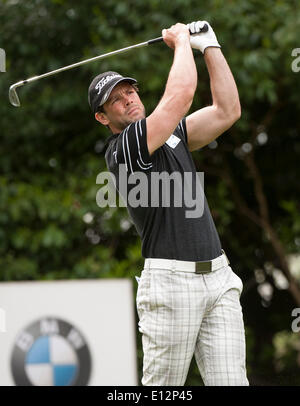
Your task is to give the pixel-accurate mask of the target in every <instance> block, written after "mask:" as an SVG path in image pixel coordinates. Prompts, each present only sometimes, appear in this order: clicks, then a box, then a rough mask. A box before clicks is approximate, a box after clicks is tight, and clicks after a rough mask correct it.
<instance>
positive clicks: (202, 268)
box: [195, 261, 212, 274]
mask: <svg viewBox="0 0 300 406" xmlns="http://www.w3.org/2000/svg"><path fill="white" fill-rule="evenodd" d="M211 268H212V263H211V261H201V262H196V269H195V273H197V274H199V273H209V272H211V270H212V269H211Z"/></svg>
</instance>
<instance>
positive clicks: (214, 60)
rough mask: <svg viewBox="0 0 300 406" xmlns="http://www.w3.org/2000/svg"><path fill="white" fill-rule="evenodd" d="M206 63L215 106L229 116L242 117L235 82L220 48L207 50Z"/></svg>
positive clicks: (205, 54)
mask: <svg viewBox="0 0 300 406" xmlns="http://www.w3.org/2000/svg"><path fill="white" fill-rule="evenodd" d="M204 59H205V63H206V66H207V69H208V73H209V77H210V88H211V93H212V98H213V105H214V106H216V107H217V108H218V109H219V110H220V111H221V112H223V113H224V114H226V115H227V116H229V117H230V116H234V117H235V116H238V117H239V116H240V114H241V113H240V112H241V106H240V101H239V94H238V90H237V87H236V83H235V80H234V78H233V75H232V73H231V70H230V68H229V66H228V63H227V61H226V59H225V57H224V55H223V54H222V51H221V50H220V49H219V48H212V47H211V48H207V49H206V50H205V53H204Z"/></svg>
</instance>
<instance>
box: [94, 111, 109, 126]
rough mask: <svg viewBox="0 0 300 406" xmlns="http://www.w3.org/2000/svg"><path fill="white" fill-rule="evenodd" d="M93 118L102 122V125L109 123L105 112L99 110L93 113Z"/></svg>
mask: <svg viewBox="0 0 300 406" xmlns="http://www.w3.org/2000/svg"><path fill="white" fill-rule="evenodd" d="M95 119H96V120H97V121H99V122H100V123H101V124H103V125H108V124H109V120H108V118H107V117H106V114H105V113H102V112H101V113H100V112H99V111H98V112H97V113H95Z"/></svg>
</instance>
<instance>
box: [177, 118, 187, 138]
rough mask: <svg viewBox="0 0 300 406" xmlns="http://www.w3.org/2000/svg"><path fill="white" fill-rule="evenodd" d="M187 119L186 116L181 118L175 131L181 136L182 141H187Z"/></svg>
mask: <svg viewBox="0 0 300 406" xmlns="http://www.w3.org/2000/svg"><path fill="white" fill-rule="evenodd" d="M185 121H186V118H185V117H184V118H183V119H182V120H180V122H179V124H178V126H177V127H176V130H175V133H176V135H177V136H179V137H180V138H181V140H182V141H185V142H186V143H187V132H186V123H185Z"/></svg>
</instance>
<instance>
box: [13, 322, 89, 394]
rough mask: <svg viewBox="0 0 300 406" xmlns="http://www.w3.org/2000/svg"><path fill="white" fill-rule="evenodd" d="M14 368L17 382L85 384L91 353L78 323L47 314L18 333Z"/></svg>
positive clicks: (14, 351) (14, 350) (58, 384)
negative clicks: (73, 323) (76, 325)
mask: <svg viewBox="0 0 300 406" xmlns="http://www.w3.org/2000/svg"><path fill="white" fill-rule="evenodd" d="M11 369H12V375H13V378H14V381H15V384H16V385H18V386H84V385H87V384H88V381H89V377H90V373H91V355H90V351H89V348H88V346H87V343H86V341H85V339H84V337H83V335H82V334H81V333H80V332H79V331H78V329H77V328H76V327H75V326H73V325H71V324H69V323H68V322H66V321H64V320H61V319H58V318H54V317H45V318H42V319H39V320H36V321H35V322H33V323H32V324H30V325H29V326H27V327H26V328H25V329H24V330H22V331H21V332H20V333H19V334H18V336H17V338H16V340H15V343H14V347H13V351H12V356H11Z"/></svg>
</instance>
